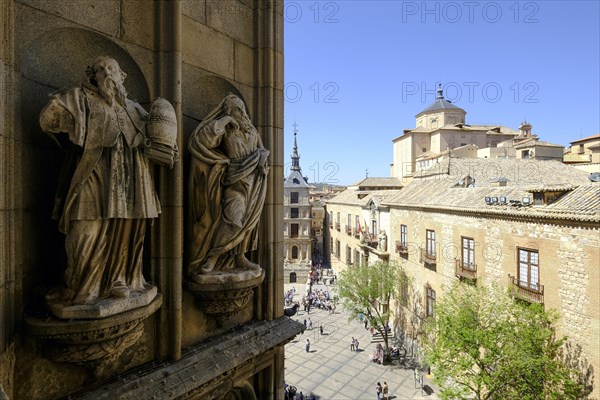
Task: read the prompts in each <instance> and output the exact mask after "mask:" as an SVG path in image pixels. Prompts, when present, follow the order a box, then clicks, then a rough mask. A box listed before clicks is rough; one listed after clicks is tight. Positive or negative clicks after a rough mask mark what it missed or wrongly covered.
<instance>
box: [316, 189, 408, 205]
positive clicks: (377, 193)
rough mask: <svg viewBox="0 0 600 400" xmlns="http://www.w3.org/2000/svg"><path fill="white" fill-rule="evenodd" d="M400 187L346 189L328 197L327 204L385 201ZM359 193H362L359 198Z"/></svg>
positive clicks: (363, 203)
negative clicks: (365, 189)
mask: <svg viewBox="0 0 600 400" xmlns="http://www.w3.org/2000/svg"><path fill="white" fill-rule="evenodd" d="M400 190H402V189H391V190H369V191H358V190H353V189H346V190H344V191H343V192H341V193H339V194H338V195H337V196H335V197H333V198H331V199H328V200H327V204H345V205H354V206H360V207H365V206H366V205H367V204H369V201H370V200H371V199H373V200H374V201H376V202H377V203H381V202H387V201H388V200H389V199H391V198H392V197H394V196H395V195H396V194H397V193H398V192H400ZM359 194H361V195H364V196H362V198H359Z"/></svg>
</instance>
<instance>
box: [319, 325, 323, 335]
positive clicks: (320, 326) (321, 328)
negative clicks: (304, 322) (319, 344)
mask: <svg viewBox="0 0 600 400" xmlns="http://www.w3.org/2000/svg"><path fill="white" fill-rule="evenodd" d="M319 331H321V335H322V334H323V325H319Z"/></svg>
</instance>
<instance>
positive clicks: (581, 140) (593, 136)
mask: <svg viewBox="0 0 600 400" xmlns="http://www.w3.org/2000/svg"><path fill="white" fill-rule="evenodd" d="M593 139H600V133H598V134H596V135H592V136H588V137H584V138H582V139H577V140H573V141H572V142H570V143H571V144H573V143H579V142H585V141H587V140H593Z"/></svg>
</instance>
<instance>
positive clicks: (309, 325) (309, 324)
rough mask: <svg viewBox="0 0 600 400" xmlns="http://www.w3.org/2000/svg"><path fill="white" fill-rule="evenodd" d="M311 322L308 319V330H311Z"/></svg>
mask: <svg viewBox="0 0 600 400" xmlns="http://www.w3.org/2000/svg"><path fill="white" fill-rule="evenodd" d="M312 328H313V327H312V321H311V320H310V318H308V329H312Z"/></svg>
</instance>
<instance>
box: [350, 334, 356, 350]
mask: <svg viewBox="0 0 600 400" xmlns="http://www.w3.org/2000/svg"><path fill="white" fill-rule="evenodd" d="M355 340H356V339H354V336H353V337H352V343H350V351H354V349H355V348H356V347H355Z"/></svg>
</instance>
